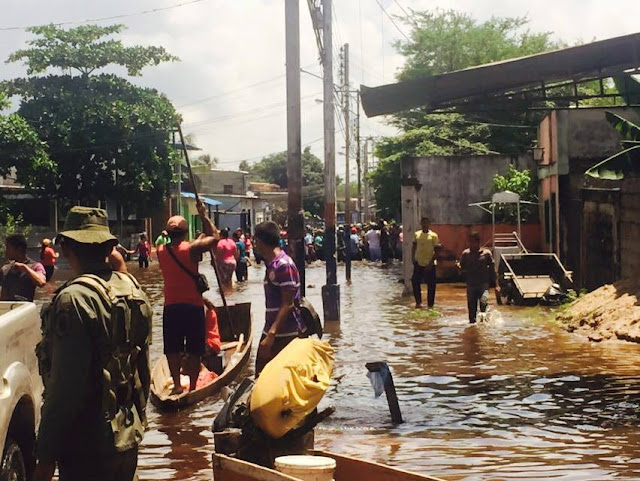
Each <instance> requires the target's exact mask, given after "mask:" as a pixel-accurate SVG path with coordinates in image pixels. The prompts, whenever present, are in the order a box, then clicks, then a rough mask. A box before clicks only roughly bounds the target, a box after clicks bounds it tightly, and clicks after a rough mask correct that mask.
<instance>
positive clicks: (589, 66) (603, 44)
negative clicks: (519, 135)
mask: <svg viewBox="0 0 640 481" xmlns="http://www.w3.org/2000/svg"><path fill="white" fill-rule="evenodd" d="M638 67H640V33H636V34H632V35H626V36H623V37H616V38H612V39H608V40H601V41H598V42H593V43H589V44H586V45H580V46H577V47H571V48H566V49H561V50H556V51H553V52H547V53H541V54H537V55H531V56H529V57H523V58H517V59H511V60H505V61H502V62H496V63H491V64H486V65H481V66H479V67H472V68H468V69H465V70H458V71H456V72H451V73H446V74H442V75H436V76H433V77H424V78H418V79H412V80H407V81H404V82H399V83H395V84H389V85H383V86H380V87H374V88H370V87H366V86H364V85H362V86H361V87H360V90H361V98H362V106H363V108H364V111H365V113H366V114H367V116H368V117H375V116H378V115H386V114H393V113H396V112H401V111H403V110H409V109H414V108H418V107H423V108H426V109H427V110H430V111H436V110H441V111H442V110H444V111H446V110H452V111H464V110H473V109H486V108H487V104H491V105H492V106H493V107H494V108H495V107H496V104H497V106H498V107H500V106H502V107H503V108H511V109H513V108H514V107H515V106H517V107H518V108H519V109H522V108H525V109H530V108H535V105H538V106H540V108H542V107H543V102H546V101H556V102H563V101H565V102H566V103H567V106H568V103H570V102H575V103H576V104H579V102H580V100H584V99H587V98H593V97H607V96H611V95H607V94H606V93H605V91H604V88H603V83H602V79H605V78H609V77H614V76H622V75H628V74H629V73H637V69H638ZM594 80H596V81H600V92H599V93H596V94H595V95H580V94H579V93H578V89H577V85H578V84H579V83H584V82H587V81H594ZM547 108H548V107H547Z"/></svg>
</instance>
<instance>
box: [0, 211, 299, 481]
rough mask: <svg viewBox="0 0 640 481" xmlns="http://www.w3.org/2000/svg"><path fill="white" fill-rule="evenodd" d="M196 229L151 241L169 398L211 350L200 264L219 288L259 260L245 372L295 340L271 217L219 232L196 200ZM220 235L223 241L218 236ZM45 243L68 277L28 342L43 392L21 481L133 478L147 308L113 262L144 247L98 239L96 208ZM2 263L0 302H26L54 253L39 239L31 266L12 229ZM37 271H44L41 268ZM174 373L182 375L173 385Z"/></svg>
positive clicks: (145, 367) (103, 226) (142, 263)
mask: <svg viewBox="0 0 640 481" xmlns="http://www.w3.org/2000/svg"><path fill="white" fill-rule="evenodd" d="M197 207H198V212H199V213H200V216H201V218H202V221H203V232H202V233H201V234H199V235H198V236H197V237H196V238H195V239H193V240H191V241H189V240H187V236H188V225H187V221H186V220H185V219H184V218H183V217H181V216H174V217H171V218H170V219H169V220H168V221H167V225H166V229H165V231H163V232H162V234H161V235H160V236H159V237H158V239H156V243H155V244H156V255H157V260H158V263H159V265H160V269H161V272H162V276H163V281H164V309H163V319H162V323H163V345H164V353H165V355H166V357H167V361H168V364H169V370H170V374H171V377H172V379H173V390H172V394H173V395H180V394H181V391H182V390H183V389H185V388H186V389H189V390H193V389H195V388H196V385H195V383H196V380H197V379H198V373H199V371H200V370H201V361H203V356H207V355H210V356H216V355H217V353H219V352H220V333H219V331H218V328H217V321H216V316H215V310H214V308H213V305H212V304H211V302H210V301H209V300H208V299H206V298H205V297H204V295H203V294H204V293H205V292H206V291H207V290H208V288H209V287H208V281H207V280H206V278H205V277H203V276H202V275H201V274H200V272H199V269H200V261H201V260H202V258H203V256H204V255H205V254H206V253H211V256H212V261H213V262H215V263H216V267H217V268H218V270H219V271H220V272H221V273H222V275H223V277H224V280H225V281H227V282H228V280H229V278H230V276H231V275H233V273H235V274H236V276H237V278H238V280H239V281H244V280H246V279H247V266H248V265H249V264H250V260H249V255H250V253H251V252H252V251H253V252H254V253H255V255H256V257H258V258H259V259H261V260H263V261H264V262H265V264H266V272H265V278H264V291H265V306H266V315H265V323H264V329H263V333H262V337H261V340H260V345H259V348H258V352H257V356H256V376H258V375H259V373H260V372H261V370H262V368H263V367H264V366H265V365H266V364H267V363H268V362H269V361H270V360H271V359H273V357H275V356H276V355H277V354H278V352H280V351H281V350H282V349H283V348H284V347H285V346H286V345H287V344H288V343H289V342H291V341H292V340H293V339H295V338H296V337H305V336H306V330H305V328H304V327H303V326H302V324H301V316H300V312H299V307H298V306H299V301H300V300H301V297H300V275H299V272H298V269H297V268H296V266H295V263H294V262H293V260H292V259H291V257H289V256H288V255H287V253H286V252H285V250H284V249H283V248H282V247H283V243H282V238H281V235H280V228H279V227H278V226H277V225H276V224H275V223H273V222H264V223H262V224H259V225H257V226H256V227H255V236H254V237H252V236H251V235H249V234H248V233H246V234H245V233H244V232H243V231H242V230H241V229H238V230H236V231H235V232H234V233H233V234H232V235H231V236H230V235H229V230H228V229H223V230H222V231H219V230H218V229H217V228H216V226H215V225H214V224H213V222H212V221H211V220H210V219H209V218H208V217H207V212H206V208H205V207H204V205H202V204H200V203H199V204H198V206H197ZM230 237H231V238H230ZM56 244H57V245H58V246H59V249H60V250H61V252H62V254H63V256H64V257H65V258H66V260H67V262H68V263H69V265H70V266H71V270H72V272H73V276H72V278H71V280H69V281H68V282H66V283H64V284H63V285H62V286H61V287H60V288H59V289H58V290H57V291H56V292H55V294H54V295H53V298H52V299H51V300H50V302H48V303H47V304H45V306H44V307H43V309H42V312H41V316H42V341H41V342H40V343H39V344H38V346H37V347H36V346H34V347H35V349H36V354H37V356H38V361H39V368H40V374H41V376H42V379H43V383H44V386H45V391H44V396H43V401H44V402H43V406H42V414H41V421H40V425H39V428H38V433H37V448H36V452H35V453H34V455H35V459H36V460H37V464H36V468H35V471H34V472H33V476H32V479H33V480H34V481H51V479H52V478H53V475H54V473H55V470H56V468H57V469H58V473H59V479H60V480H77V479H101V480H109V481H116V480H117V481H122V480H132V479H134V478H135V473H136V467H137V460H138V446H139V444H140V442H141V440H142V438H143V434H144V428H145V426H146V414H145V412H146V404H147V399H148V396H149V390H150V366H149V343H150V338H151V330H152V319H151V316H152V312H153V309H152V307H151V304H150V303H149V300H148V298H147V296H146V294H145V293H144V291H143V289H142V288H141V286H140V284H139V283H138V281H137V280H136V279H135V277H134V276H133V275H131V274H130V273H129V272H128V269H127V265H126V262H125V260H124V255H133V254H136V253H137V254H138V263H139V267H140V268H141V269H146V268H147V267H148V262H149V261H150V260H151V253H152V250H151V246H150V243H149V241H148V240H147V236H146V235H140V241H139V242H138V244H137V246H136V247H135V249H133V250H127V249H124V248H123V247H122V246H121V244H120V243H119V241H118V239H117V238H116V237H115V236H114V235H113V234H112V233H111V232H110V230H109V223H108V217H107V213H106V211H104V210H103V209H99V208H92V207H73V208H72V209H71V210H70V212H69V214H68V216H67V218H66V221H65V226H64V229H63V230H62V231H61V232H59V233H58V235H57V236H56ZM5 247H6V257H7V259H8V260H9V262H8V263H6V264H5V265H4V266H3V267H2V269H1V270H0V286H1V288H2V291H1V294H0V297H1V299H2V300H7V301H33V299H34V294H35V290H36V288H38V287H43V286H44V285H45V284H46V283H47V281H48V280H50V279H51V278H52V276H53V271H54V270H53V269H50V267H52V266H55V263H56V260H57V258H58V254H57V253H56V252H55V250H54V249H53V248H52V242H51V241H50V240H49V239H45V240H43V242H42V246H41V249H40V257H41V262H38V261H36V260H33V259H31V258H30V257H28V255H27V250H28V249H27V240H26V238H25V237H24V236H23V235H21V234H13V235H10V236H8V237H7V238H6V239H5ZM47 268H49V269H47ZM181 373H184V374H187V375H189V379H190V385H187V386H186V387H183V386H182V384H181V381H180V375H181Z"/></svg>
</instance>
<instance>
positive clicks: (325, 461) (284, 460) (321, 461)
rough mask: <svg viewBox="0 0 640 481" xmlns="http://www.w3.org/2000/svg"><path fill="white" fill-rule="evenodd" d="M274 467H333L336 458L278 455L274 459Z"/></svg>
mask: <svg viewBox="0 0 640 481" xmlns="http://www.w3.org/2000/svg"><path fill="white" fill-rule="evenodd" d="M275 465H276V468H286V469H292V468H293V469H296V468H302V469H314V468H315V469H331V470H333V469H335V468H336V460H335V459H333V458H328V457H326V456H305V455H296V456H280V457H278V458H276V461H275Z"/></svg>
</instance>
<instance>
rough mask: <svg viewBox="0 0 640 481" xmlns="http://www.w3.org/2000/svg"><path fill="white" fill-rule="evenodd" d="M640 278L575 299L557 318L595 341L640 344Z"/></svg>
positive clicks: (572, 330) (571, 328)
mask: <svg viewBox="0 0 640 481" xmlns="http://www.w3.org/2000/svg"><path fill="white" fill-rule="evenodd" d="M639 299H640V280H635V279H633V280H632V279H627V280H624V281H620V282H618V283H616V284H613V285H612V284H608V285H606V286H603V287H601V288H600V289H597V290H595V291H593V292H591V293H589V294H587V295H586V296H584V297H581V298H580V299H578V300H577V301H575V302H574V303H573V304H571V306H569V308H567V310H565V311H564V312H562V314H560V315H559V316H558V317H557V320H558V321H559V322H560V323H561V324H562V325H563V326H564V327H565V328H566V329H567V330H568V331H569V332H576V333H578V334H582V335H585V336H587V337H588V338H589V339H590V340H592V341H596V342H599V341H604V340H608V339H621V340H624V341H630V342H638V343H640V300H639Z"/></svg>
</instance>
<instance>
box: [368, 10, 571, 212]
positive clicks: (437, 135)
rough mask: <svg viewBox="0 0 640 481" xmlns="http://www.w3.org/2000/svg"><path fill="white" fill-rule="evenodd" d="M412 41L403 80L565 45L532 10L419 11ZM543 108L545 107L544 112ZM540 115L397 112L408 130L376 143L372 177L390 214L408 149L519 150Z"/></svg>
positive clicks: (402, 45) (403, 48) (405, 50)
mask: <svg viewBox="0 0 640 481" xmlns="http://www.w3.org/2000/svg"><path fill="white" fill-rule="evenodd" d="M406 23H407V25H408V26H409V27H410V28H411V33H410V36H409V39H408V40H403V41H398V42H397V43H396V45H395V46H396V48H397V50H398V51H399V52H400V53H401V54H402V55H404V56H405V58H406V62H405V65H404V67H403V68H402V69H401V70H400V72H399V74H398V79H399V80H409V79H413V78H418V77H424V76H431V75H438V74H442V73H446V72H451V71H455V70H460V69H464V68H468V67H472V66H477V65H482V64H486V63H490V62H495V61H499V60H504V59H508V58H514V57H521V56H525V55H531V54H535V53H540V52H544V51H547V50H552V49H555V48H558V47H561V46H563V45H564V44H563V43H562V42H556V41H554V40H553V39H552V34H551V33H550V32H540V33H535V32H531V31H530V30H529V29H528V28H527V26H528V24H529V20H528V19H527V18H525V17H513V18H512V17H492V18H491V19H489V20H487V21H484V22H480V21H478V20H476V19H474V18H473V17H471V16H470V15H468V14H466V13H462V12H457V11H454V10H433V11H423V12H419V11H412V14H411V15H410V16H409V17H408V18H407V19H406ZM541 115H542V114H540V116H541ZM540 116H538V117H536V116H532V115H527V114H525V113H522V112H515V113H490V114H489V113H484V114H460V113H455V114H443V113H429V112H427V111H426V110H424V109H414V110H411V111H407V112H401V113H398V114H396V115H394V116H393V118H392V120H391V123H392V124H393V125H394V126H396V127H398V128H399V129H400V130H401V131H402V133H401V134H400V135H398V136H397V137H392V138H384V139H382V141H381V142H380V143H379V144H378V148H377V150H376V154H377V156H378V157H379V158H380V162H379V164H378V168H377V170H376V171H374V172H372V173H371V176H370V179H371V181H372V184H373V187H374V189H375V191H376V203H377V205H378V206H379V209H380V210H381V213H382V215H383V216H385V217H395V216H397V215H398V213H399V210H400V159H402V158H404V157H406V156H416V155H418V156H428V155H468V154H488V153H500V154H516V153H521V152H523V151H524V150H526V149H528V148H529V147H530V146H531V144H532V142H533V140H534V139H535V137H536V127H537V124H538V122H539V120H540Z"/></svg>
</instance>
